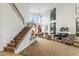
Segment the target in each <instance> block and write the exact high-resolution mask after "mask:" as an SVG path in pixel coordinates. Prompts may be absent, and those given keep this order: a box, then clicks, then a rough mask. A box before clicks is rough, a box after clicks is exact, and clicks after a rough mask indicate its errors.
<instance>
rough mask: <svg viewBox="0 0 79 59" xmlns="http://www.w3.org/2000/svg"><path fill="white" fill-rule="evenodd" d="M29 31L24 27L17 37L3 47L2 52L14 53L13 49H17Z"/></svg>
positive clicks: (28, 28)
mask: <svg viewBox="0 0 79 59" xmlns="http://www.w3.org/2000/svg"><path fill="white" fill-rule="evenodd" d="M30 29H31V27H24V28H23V29H22V30H21V32H20V33H18V35H17V36H16V37H15V38H14V39H13V40H11V41H10V43H8V44H7V46H6V47H4V51H6V52H12V53H14V52H15V49H17V48H18V46H19V45H20V43H21V42H22V40H23V38H24V37H25V36H26V35H27V33H28V31H29V30H30Z"/></svg>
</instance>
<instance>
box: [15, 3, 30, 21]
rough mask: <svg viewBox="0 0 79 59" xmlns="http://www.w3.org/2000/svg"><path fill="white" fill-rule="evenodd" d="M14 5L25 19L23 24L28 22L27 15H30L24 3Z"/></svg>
mask: <svg viewBox="0 0 79 59" xmlns="http://www.w3.org/2000/svg"><path fill="white" fill-rule="evenodd" d="M15 5H16V6H17V8H18V10H19V11H20V13H21V14H22V16H23V18H24V19H25V22H29V14H30V11H29V6H28V5H26V4H25V3H16V4H15Z"/></svg>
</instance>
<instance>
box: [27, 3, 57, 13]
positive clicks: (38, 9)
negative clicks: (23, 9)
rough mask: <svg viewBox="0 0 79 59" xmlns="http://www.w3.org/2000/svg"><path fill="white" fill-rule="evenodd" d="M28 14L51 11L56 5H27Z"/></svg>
mask: <svg viewBox="0 0 79 59" xmlns="http://www.w3.org/2000/svg"><path fill="white" fill-rule="evenodd" d="M27 5H28V6H29V8H30V12H33V13H40V14H42V13H44V12H46V11H48V10H51V9H53V8H54V7H55V6H56V5H57V4H56V3H28V4H27Z"/></svg>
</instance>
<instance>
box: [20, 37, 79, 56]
mask: <svg viewBox="0 0 79 59" xmlns="http://www.w3.org/2000/svg"><path fill="white" fill-rule="evenodd" d="M20 54H21V55H24V56H77V55H78V56H79V48H78V47H74V46H71V45H66V44H62V43H58V42H55V41H51V40H47V39H44V38H37V42H35V43H34V44H32V45H31V46H29V47H28V48H26V49H24V50H23V51H22V52H21V53H20Z"/></svg>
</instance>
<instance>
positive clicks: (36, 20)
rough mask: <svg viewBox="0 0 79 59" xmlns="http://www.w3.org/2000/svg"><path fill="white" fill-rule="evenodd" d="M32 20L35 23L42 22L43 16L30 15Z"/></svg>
mask: <svg viewBox="0 0 79 59" xmlns="http://www.w3.org/2000/svg"><path fill="white" fill-rule="evenodd" d="M30 22H32V23H35V24H42V16H30Z"/></svg>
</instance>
